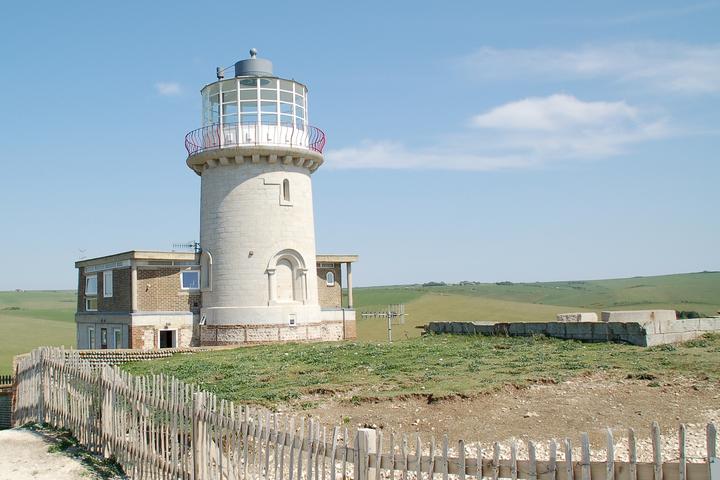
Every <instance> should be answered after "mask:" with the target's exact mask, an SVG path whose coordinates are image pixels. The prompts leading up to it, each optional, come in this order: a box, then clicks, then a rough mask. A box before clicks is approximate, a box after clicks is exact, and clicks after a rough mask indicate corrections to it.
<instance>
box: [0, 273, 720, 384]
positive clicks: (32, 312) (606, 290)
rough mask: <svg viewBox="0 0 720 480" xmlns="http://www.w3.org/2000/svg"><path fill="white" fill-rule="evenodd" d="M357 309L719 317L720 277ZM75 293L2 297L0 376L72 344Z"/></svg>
mask: <svg viewBox="0 0 720 480" xmlns="http://www.w3.org/2000/svg"><path fill="white" fill-rule="evenodd" d="M354 293H355V307H356V308H357V310H358V312H361V311H379V310H382V309H384V308H386V307H387V305H388V304H391V303H405V304H406V312H407V313H408V316H407V318H406V321H405V323H404V324H403V325H395V326H394V327H393V335H394V338H395V339H407V338H415V337H419V336H420V333H421V330H420V329H419V328H417V327H419V326H422V325H424V324H426V323H428V322H431V321H442V320H447V321H453V320H461V321H488V322H514V321H529V322H538V321H548V320H552V319H554V318H555V315H556V314H557V313H560V312H567V311H575V310H580V309H582V310H589V311H596V312H599V311H601V310H605V309H615V310H618V309H646V308H670V309H675V310H694V311H698V312H701V313H703V314H706V315H708V314H714V313H715V312H717V311H718V310H720V272H706V273H688V274H678V275H664V276H657V277H635V278H626V279H616V280H592V281H572V282H545V283H515V284H510V283H508V282H500V283H498V284H495V283H475V284H468V285H448V286H436V287H423V286H421V285H407V286H402V285H401V286H388V287H371V288H357V289H355V291H354ZM75 302H76V300H75V293H74V292H72V291H30V292H0V373H8V372H9V370H10V363H11V360H12V357H13V356H14V355H17V354H19V353H24V352H28V351H30V350H32V349H33V348H35V347H37V346H39V345H66V346H72V345H74V344H75V325H74V323H73V314H74V311H75ZM358 337H359V339H360V340H367V341H381V340H384V339H386V338H387V322H386V321H385V320H384V319H381V318H377V319H363V318H362V317H361V316H360V315H359V314H358Z"/></svg>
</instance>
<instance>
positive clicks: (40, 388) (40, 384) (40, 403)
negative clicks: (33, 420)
mask: <svg viewBox="0 0 720 480" xmlns="http://www.w3.org/2000/svg"><path fill="white" fill-rule="evenodd" d="M44 353H45V352H44V351H43V350H40V351H39V352H38V356H37V357H38V359H37V363H36V364H35V381H36V385H37V421H38V424H39V425H42V424H43V423H45V381H44V380H45V374H44V371H43V370H44V369H43V357H44V356H45V355H43V354H44Z"/></svg>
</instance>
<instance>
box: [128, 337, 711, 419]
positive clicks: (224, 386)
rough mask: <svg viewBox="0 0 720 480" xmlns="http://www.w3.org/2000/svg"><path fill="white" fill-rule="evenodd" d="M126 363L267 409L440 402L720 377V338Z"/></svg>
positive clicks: (456, 342) (447, 345)
mask: <svg viewBox="0 0 720 480" xmlns="http://www.w3.org/2000/svg"><path fill="white" fill-rule="evenodd" d="M123 368H125V369H127V370H128V371H130V372H132V373H136V374H149V373H153V374H157V373H164V374H168V375H173V376H176V377H178V378H180V379H182V380H185V381H188V382H192V383H196V384H199V385H200V386H201V387H202V388H204V389H207V390H210V391H213V392H215V393H216V394H217V395H218V396H219V397H221V398H225V399H228V400H234V401H245V402H253V403H259V404H264V405H266V406H271V407H272V406H276V405H278V404H281V403H288V402H289V403H297V404H299V405H300V406H303V404H305V403H307V402H308V400H309V399H311V398H312V397H313V396H314V395H317V394H321V395H328V394H330V395H343V396H345V397H347V400H348V401H350V402H351V403H355V402H358V403H359V402H363V401H368V400H375V399H387V398H398V397H407V396H417V395H420V396H427V397H431V398H433V399H439V398H444V397H448V396H456V395H458V396H474V395H477V394H479V393H485V392H489V391H493V390H496V389H499V388H500V387H502V386H504V385H508V384H511V385H518V386H523V385H527V384H528V383H531V382H538V381H541V382H547V381H552V382H558V381H562V380H564V379H567V378H569V377H575V376H578V375H581V374H585V373H590V372H594V373H596V372H598V371H607V372H610V373H613V374H616V375H619V376H620V377H621V378H624V377H628V376H629V377H631V378H633V377H640V378H653V379H657V380H658V381H659V382H662V381H663V380H664V379H671V378H674V377H676V376H678V375H682V376H688V377H697V378H701V379H703V380H711V381H717V380H718V379H720V335H714V336H708V337H706V338H702V339H698V340H695V341H691V342H687V343H686V344H683V345H680V346H677V347H674V346H669V345H665V346H662V347H656V348H649V349H647V348H642V347H635V346H630V345H620V344H600V343H597V344H584V343H580V342H575V341H567V340H557V339H549V338H544V337H536V338H505V337H476V336H453V335H440V336H427V337H422V338H415V339H410V340H402V341H398V342H395V343H393V344H387V343H370V342H345V343H316V344H284V345H268V346H256V347H245V348H238V349H234V350H222V351H214V352H203V353H199V354H195V355H175V356H174V357H172V358H170V359H162V360H154V361H150V362H138V363H132V364H126V365H124V366H123ZM308 406H310V405H308Z"/></svg>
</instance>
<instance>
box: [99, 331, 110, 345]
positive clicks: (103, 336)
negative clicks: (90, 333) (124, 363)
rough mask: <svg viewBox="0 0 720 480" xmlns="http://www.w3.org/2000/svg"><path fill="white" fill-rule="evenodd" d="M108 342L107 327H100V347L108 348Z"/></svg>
mask: <svg viewBox="0 0 720 480" xmlns="http://www.w3.org/2000/svg"><path fill="white" fill-rule="evenodd" d="M107 347H108V342H107V328H101V329H100V348H102V349H103V350H105V349H107Z"/></svg>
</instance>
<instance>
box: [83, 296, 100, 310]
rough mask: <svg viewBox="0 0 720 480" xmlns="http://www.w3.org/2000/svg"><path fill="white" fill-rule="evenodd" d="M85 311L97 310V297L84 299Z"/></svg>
mask: <svg viewBox="0 0 720 480" xmlns="http://www.w3.org/2000/svg"><path fill="white" fill-rule="evenodd" d="M85 311H86V312H96V311H97V297H88V298H86V299H85Z"/></svg>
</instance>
